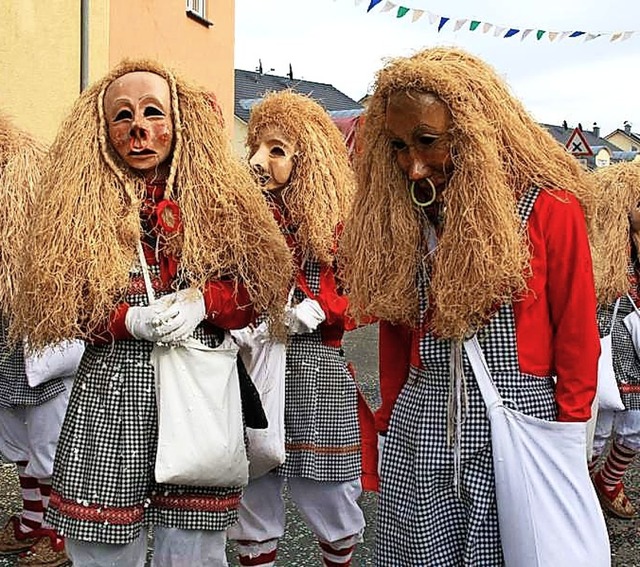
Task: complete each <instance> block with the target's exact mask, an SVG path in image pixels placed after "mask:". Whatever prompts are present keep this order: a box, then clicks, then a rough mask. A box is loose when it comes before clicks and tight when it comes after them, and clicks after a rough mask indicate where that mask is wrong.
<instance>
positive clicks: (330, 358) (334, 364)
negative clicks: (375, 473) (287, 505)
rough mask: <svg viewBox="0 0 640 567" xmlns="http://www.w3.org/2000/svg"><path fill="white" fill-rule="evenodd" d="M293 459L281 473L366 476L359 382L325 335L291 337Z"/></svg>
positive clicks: (288, 413) (288, 389)
mask: <svg viewBox="0 0 640 567" xmlns="http://www.w3.org/2000/svg"><path fill="white" fill-rule="evenodd" d="M285 445H286V450H287V459H286V461H285V463H284V464H283V465H281V466H280V467H279V468H278V469H276V471H275V472H276V474H279V475H283V476H287V477H294V476H295V477H304V478H309V479H312V480H316V481H329V482H343V481H348V480H353V479H355V478H358V477H359V476H360V470H361V467H360V429H359V425H358V414H357V390H356V384H355V382H354V380H353V378H352V377H351V375H350V374H349V371H348V370H347V367H346V361H345V358H344V355H343V354H342V352H341V350H340V349H339V348H335V347H330V346H327V345H323V344H322V341H321V337H320V331H318V330H316V331H315V332H313V333H309V334H305V335H295V336H292V337H290V340H289V345H288V347H287V368H286V378H285Z"/></svg>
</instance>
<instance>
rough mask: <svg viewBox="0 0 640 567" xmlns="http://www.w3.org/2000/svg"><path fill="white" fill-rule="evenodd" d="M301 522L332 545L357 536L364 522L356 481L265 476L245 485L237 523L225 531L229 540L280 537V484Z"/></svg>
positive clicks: (282, 519)
mask: <svg viewBox="0 0 640 567" xmlns="http://www.w3.org/2000/svg"><path fill="white" fill-rule="evenodd" d="M285 482H287V483H288V485H289V493H290V495H291V499H292V500H293V502H294V503H295V505H296V507H297V508H298V511H299V512H300V515H301V516H302V519H303V520H304V521H305V522H306V524H307V526H309V529H310V530H311V531H312V532H313V533H314V534H315V535H316V537H317V538H318V539H319V540H320V541H323V542H326V543H332V542H335V541H338V540H341V539H344V538H346V537H349V536H354V535H358V536H359V535H360V534H361V533H362V531H363V530H364V526H365V520H364V514H363V513H362V509H361V508H360V506H359V505H358V498H359V497H360V494H361V493H362V486H361V484H360V479H357V480H352V481H349V482H317V481H314V480H310V479H307V478H289V479H285V478H284V477H282V476H278V475H275V474H266V475H264V476H261V477H259V478H257V479H255V480H252V481H251V482H249V485H248V486H247V487H246V488H245V490H244V493H243V495H242V500H241V501H240V509H239V511H238V522H236V523H235V524H234V525H233V526H231V527H230V528H229V530H228V531H227V533H228V536H229V539H233V540H247V541H258V542H262V541H267V540H271V539H276V538H281V537H282V536H283V535H284V530H285V506H284V499H283V494H282V491H283V488H284V483H285Z"/></svg>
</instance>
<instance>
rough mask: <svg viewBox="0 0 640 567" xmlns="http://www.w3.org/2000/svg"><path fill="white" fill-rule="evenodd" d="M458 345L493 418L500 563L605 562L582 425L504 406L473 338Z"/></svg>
mask: <svg viewBox="0 0 640 567" xmlns="http://www.w3.org/2000/svg"><path fill="white" fill-rule="evenodd" d="M464 348H465V350H466V352H467V355H468V356H469V360H470V362H471V366H472V367H473V371H474V374H475V376H476V379H477V381H478V386H479V388H480V391H481V393H482V397H483V399H484V401H485V404H486V405H487V412H488V416H489V421H490V423H491V444H492V450H493V465H494V471H495V486H496V500H497V506H498V522H499V525H500V539H501V543H502V550H503V553H504V560H505V565H506V567H565V566H570V567H609V566H610V565H611V551H610V545H609V536H608V534H607V526H606V524H605V521H604V517H603V515H602V510H601V509H600V504H599V503H598V498H597V496H596V494H595V491H594V488H593V486H592V484H591V480H590V478H589V473H588V470H587V461H586V458H585V443H586V433H585V424H584V423H568V422H559V421H545V420H542V419H538V418H535V417H532V416H528V415H525V414H523V413H521V412H519V411H516V410H514V409H511V408H508V407H506V406H505V405H504V402H503V400H502V398H501V397H500V394H499V392H498V390H497V388H496V386H495V383H494V382H493V379H492V378H491V374H490V372H489V368H488V366H487V363H486V361H485V359H484V355H483V353H482V350H481V348H480V345H479V343H478V341H477V339H476V337H473V338H472V339H470V340H468V341H465V343H464Z"/></svg>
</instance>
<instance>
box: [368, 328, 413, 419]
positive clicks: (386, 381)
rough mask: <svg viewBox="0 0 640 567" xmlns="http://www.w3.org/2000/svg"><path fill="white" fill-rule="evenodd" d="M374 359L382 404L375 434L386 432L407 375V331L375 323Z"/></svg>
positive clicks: (409, 342)
mask: <svg viewBox="0 0 640 567" xmlns="http://www.w3.org/2000/svg"><path fill="white" fill-rule="evenodd" d="M378 333H379V334H378V356H379V372H380V397H381V399H382V403H381V404H380V407H379V408H378V410H377V411H376V414H375V423H376V430H377V431H379V432H386V431H387V429H388V427H389V419H390V418H391V412H392V410H393V406H394V405H395V403H396V399H397V397H398V395H399V394H400V391H401V390H402V387H403V386H404V383H405V382H406V380H407V376H408V375H409V361H410V356H411V329H409V328H408V327H405V326H403V325H393V324H392V323H389V322H387V321H380V322H379V323H378Z"/></svg>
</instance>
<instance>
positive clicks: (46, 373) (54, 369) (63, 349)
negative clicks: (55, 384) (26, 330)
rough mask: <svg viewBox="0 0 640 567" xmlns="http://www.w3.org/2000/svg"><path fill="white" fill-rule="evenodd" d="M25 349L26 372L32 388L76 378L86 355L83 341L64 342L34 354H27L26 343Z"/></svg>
mask: <svg viewBox="0 0 640 567" xmlns="http://www.w3.org/2000/svg"><path fill="white" fill-rule="evenodd" d="M24 347H25V349H24V352H25V355H24V370H25V374H26V375H27V382H28V383H29V386H31V387H32V388H35V387H36V386H39V385H40V384H44V383H45V382H48V381H49V380H53V379H54V378H63V377H67V376H74V375H75V373H76V372H77V371H78V366H80V360H82V355H83V354H84V342H83V341H62V342H60V343H58V344H55V345H51V346H47V347H45V348H44V349H42V350H41V351H38V352H37V353H34V354H27V352H28V350H29V349H28V347H27V345H26V343H25V345H24Z"/></svg>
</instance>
